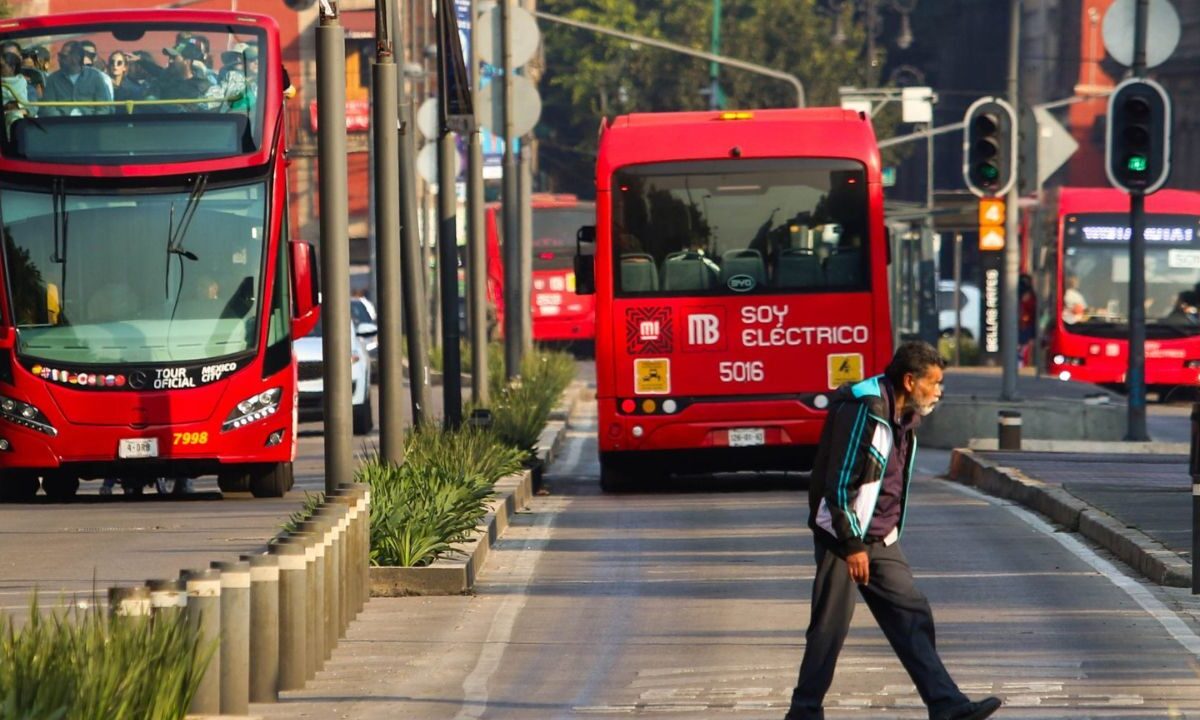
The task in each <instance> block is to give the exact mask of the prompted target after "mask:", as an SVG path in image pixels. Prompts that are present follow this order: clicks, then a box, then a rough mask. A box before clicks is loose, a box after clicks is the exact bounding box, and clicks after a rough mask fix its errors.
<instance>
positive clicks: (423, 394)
mask: <svg viewBox="0 0 1200 720" xmlns="http://www.w3.org/2000/svg"><path fill="white" fill-rule="evenodd" d="M387 7H388V13H389V15H390V16H391V17H392V18H393V20H394V21H395V23H394V24H393V28H394V30H393V32H394V33H395V36H396V37H402V36H403V31H402V29H401V28H402V25H403V15H402V14H401V11H400V9H399V8H398V7H397V5H396V0H387ZM409 7H411V8H413V9H414V11H415V8H416V5H415V4H413V5H409ZM413 25H414V28H413V30H414V33H415V31H416V27H415V25H416V24H415V23H414V24H413ZM415 39H416V35H415V34H414V35H413V40H414V41H415ZM401 57H403V53H401ZM396 82H397V95H398V96H399V100H400V142H399V153H400V197H399V202H400V276H401V289H402V294H403V300H402V303H401V305H402V308H403V312H404V332H405V339H406V340H407V344H408V391H409V399H410V401H411V402H412V422H413V425H414V426H419V425H423V424H424V423H425V414H426V412H427V411H428V408H429V404H428V403H427V402H426V398H427V397H428V394H429V393H428V389H429V345H428V344H426V342H427V338H426V335H425V313H424V311H423V310H422V303H423V302H424V298H425V295H424V293H425V276H424V272H425V270H424V265H423V263H422V253H421V241H420V236H419V234H418V227H417V175H416V173H417V169H416V168H417V166H416V158H417V148H416V137H415V136H416V123H415V122H414V121H413V104H412V93H410V92H408V91H407V90H406V88H405V87H404V78H403V77H399V76H397V79H396ZM381 312H382V311H381ZM380 342H381V343H382V338H381V339H380ZM382 350H383V347H382V345H381V347H380V351H381V352H382Z"/></svg>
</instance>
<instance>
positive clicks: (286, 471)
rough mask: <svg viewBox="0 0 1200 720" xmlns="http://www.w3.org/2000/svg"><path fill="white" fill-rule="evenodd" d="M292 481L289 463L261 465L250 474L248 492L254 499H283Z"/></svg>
mask: <svg viewBox="0 0 1200 720" xmlns="http://www.w3.org/2000/svg"><path fill="white" fill-rule="evenodd" d="M292 480H293V478H292V464H291V463H290V462H288V463H271V464H269V465H261V466H259V467H257V468H255V469H254V470H252V471H251V472H250V492H251V493H252V494H253V495H254V497H256V498H268V497H273V498H275V497H283V496H284V494H285V493H287V491H288V490H290V489H291V487H292Z"/></svg>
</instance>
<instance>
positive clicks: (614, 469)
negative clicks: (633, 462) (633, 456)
mask: <svg viewBox="0 0 1200 720" xmlns="http://www.w3.org/2000/svg"><path fill="white" fill-rule="evenodd" d="M631 484H632V483H631V482H630V478H629V473H628V472H627V471H626V469H625V468H624V467H622V466H620V465H618V464H616V463H615V462H613V461H612V460H609V461H607V462H606V461H604V460H601V461H600V490H601V491H602V492H606V493H619V492H624V491H626V490H628V489H629V487H630V485H631Z"/></svg>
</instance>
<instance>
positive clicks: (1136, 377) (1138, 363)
mask: <svg viewBox="0 0 1200 720" xmlns="http://www.w3.org/2000/svg"><path fill="white" fill-rule="evenodd" d="M1148 4H1149V0H1137V5H1136V9H1135V15H1134V21H1133V75H1134V77H1141V76H1142V75H1143V74H1144V73H1145V72H1146V15H1147V5H1148ZM1129 227H1130V230H1131V235H1130V238H1129V370H1128V372H1127V373H1126V376H1125V384H1126V385H1127V386H1128V387H1129V398H1128V403H1127V405H1126V409H1127V412H1128V420H1127V423H1126V430H1125V439H1126V440H1130V441H1134V442H1137V441H1145V440H1149V439H1150V436H1149V434H1148V433H1147V432H1146V304H1145V303H1146V237H1145V235H1146V196H1145V195H1144V194H1142V193H1141V192H1140V191H1134V192H1131V193H1129ZM1192 562H1193V566H1194V564H1195V560H1194V559H1193V561H1192Z"/></svg>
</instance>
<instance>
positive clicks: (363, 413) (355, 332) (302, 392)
mask: <svg viewBox="0 0 1200 720" xmlns="http://www.w3.org/2000/svg"><path fill="white" fill-rule="evenodd" d="M323 325H324V323H323V322H321V321H318V322H317V326H316V327H315V328H313V331H312V332H311V333H309V334H308V335H307V336H305V337H302V338H300V339H299V340H297V341H296V344H295V352H296V362H297V373H298V375H299V380H300V382H299V396H300V407H299V416H300V420H302V421H308V420H322V419H324V416H325V407H324V401H323V396H324V392H323V391H324V384H325V382H324V378H325V376H324V373H325V365H324V362H323V355H322V347H321V337H322V335H323V332H322V330H323V327H322V326H323ZM351 326H352V330H351V336H350V338H349V343H348V344H347V345H348V349H349V350H350V381H351V402H352V403H353V405H354V409H353V416H352V417H353V424H354V434H355V435H366V434H367V433H369V432H371V430H372V429H373V428H374V427H375V419H374V416H373V415H372V411H371V358H370V353H369V352H368V350H367V343H366V340H365V339H364V336H369V335H374V334H375V333H377V332H378V326H376V325H374V324H372V323H366V322H364V323H357V324H355V323H351Z"/></svg>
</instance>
